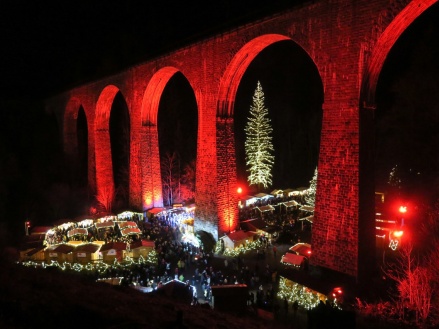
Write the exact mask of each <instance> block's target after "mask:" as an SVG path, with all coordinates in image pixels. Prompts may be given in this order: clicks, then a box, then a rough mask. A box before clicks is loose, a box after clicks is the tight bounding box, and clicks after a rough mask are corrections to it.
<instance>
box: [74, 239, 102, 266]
mask: <svg viewBox="0 0 439 329" xmlns="http://www.w3.org/2000/svg"><path fill="white" fill-rule="evenodd" d="M100 248H101V246H100V245H99V244H94V243H86V244H81V245H78V246H77V247H76V248H75V249H74V250H73V260H74V261H75V262H77V263H80V264H87V263H91V262H95V261H99V249H100Z"/></svg>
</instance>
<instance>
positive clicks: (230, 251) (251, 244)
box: [215, 240, 262, 257]
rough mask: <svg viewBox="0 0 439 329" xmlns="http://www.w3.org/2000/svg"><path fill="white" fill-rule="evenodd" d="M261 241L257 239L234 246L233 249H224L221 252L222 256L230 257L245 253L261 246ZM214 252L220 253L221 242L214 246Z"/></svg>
mask: <svg viewBox="0 0 439 329" xmlns="http://www.w3.org/2000/svg"><path fill="white" fill-rule="evenodd" d="M261 246H262V243H261V241H260V240H257V241H249V242H247V243H246V244H245V245H240V246H239V247H236V248H235V249H225V250H224V252H223V255H224V256H230V257H237V256H238V255H239V254H245V253H246V252H249V251H251V250H256V249H259V248H261ZM215 253H216V254H219V253H221V244H220V243H217V244H216V246H215Z"/></svg>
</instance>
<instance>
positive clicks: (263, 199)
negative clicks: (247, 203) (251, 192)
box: [255, 193, 274, 203]
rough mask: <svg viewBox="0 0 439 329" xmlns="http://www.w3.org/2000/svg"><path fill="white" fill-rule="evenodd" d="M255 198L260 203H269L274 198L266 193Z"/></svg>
mask: <svg viewBox="0 0 439 329" xmlns="http://www.w3.org/2000/svg"><path fill="white" fill-rule="evenodd" d="M255 198H257V199H258V200H259V201H261V202H262V203H264V202H268V201H269V200H270V199H273V198H274V196H273V195H271V194H266V193H258V194H256V195H255Z"/></svg>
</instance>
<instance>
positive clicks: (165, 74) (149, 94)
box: [142, 67, 178, 125]
mask: <svg viewBox="0 0 439 329" xmlns="http://www.w3.org/2000/svg"><path fill="white" fill-rule="evenodd" d="M177 72H178V70H177V69H176V68H174V67H164V68H162V69H160V70H159V71H157V73H156V74H154V76H153V77H152V78H151V81H150V82H149V83H148V87H147V88H146V91H145V95H144V96H143V103H142V124H143V125H157V115H158V111H159V104H160V98H161V97H162V94H163V90H164V89H165V87H166V85H167V84H168V82H169V80H171V78H172V77H173V76H174V74H175V73H177Z"/></svg>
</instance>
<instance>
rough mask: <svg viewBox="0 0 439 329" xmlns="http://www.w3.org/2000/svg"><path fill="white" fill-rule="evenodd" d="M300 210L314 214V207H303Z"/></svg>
mask: <svg viewBox="0 0 439 329" xmlns="http://www.w3.org/2000/svg"><path fill="white" fill-rule="evenodd" d="M299 210H303V211H308V212H314V206H302V207H300V208H299Z"/></svg>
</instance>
